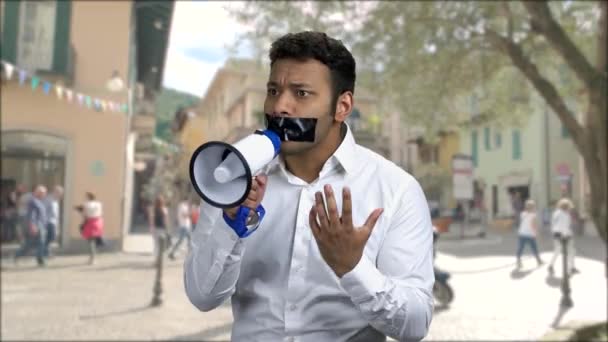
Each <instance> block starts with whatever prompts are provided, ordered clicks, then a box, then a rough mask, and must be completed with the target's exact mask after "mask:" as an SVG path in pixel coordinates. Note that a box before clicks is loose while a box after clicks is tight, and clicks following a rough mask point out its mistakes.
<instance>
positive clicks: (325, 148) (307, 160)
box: [284, 122, 346, 183]
mask: <svg viewBox="0 0 608 342" xmlns="http://www.w3.org/2000/svg"><path fill="white" fill-rule="evenodd" d="M334 125H335V126H333V127H332V128H331V129H330V131H329V133H328V134H327V136H326V137H325V139H324V140H323V141H321V142H320V143H319V144H318V145H316V146H315V147H313V148H311V149H310V150H307V151H305V152H302V153H299V154H297V155H289V156H284V160H285V166H286V167H287V170H289V172H291V173H292V174H293V175H294V176H296V177H298V178H300V179H302V180H304V181H306V182H307V183H312V182H313V181H314V180H315V179H317V178H318V177H319V173H320V172H321V169H322V168H323V165H325V162H327V160H328V159H329V158H330V157H331V156H332V155H333V154H334V153H335V152H336V150H337V149H338V147H339V146H340V144H341V143H342V140H343V139H344V136H345V135H346V126H342V123H341V122H335V123H334Z"/></svg>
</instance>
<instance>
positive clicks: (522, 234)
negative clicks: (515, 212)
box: [517, 200, 543, 268]
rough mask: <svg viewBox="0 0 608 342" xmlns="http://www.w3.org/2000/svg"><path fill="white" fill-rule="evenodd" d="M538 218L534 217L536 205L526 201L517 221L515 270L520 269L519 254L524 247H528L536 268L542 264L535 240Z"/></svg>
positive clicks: (531, 201)
mask: <svg viewBox="0 0 608 342" xmlns="http://www.w3.org/2000/svg"><path fill="white" fill-rule="evenodd" d="M538 230H539V228H538V218H537V216H536V205H535V203H534V201H533V200H527V201H526V202H525V205H524V211H523V212H522V213H521V214H520V219H519V230H518V232H517V235H518V243H517V268H521V266H522V264H521V254H522V252H523V250H524V248H525V247H526V245H530V248H531V249H532V253H533V254H534V257H535V258H536V262H537V263H538V266H541V265H542V264H543V261H542V259H541V258H540V255H539V254H538V247H537V244H536V239H537V237H538Z"/></svg>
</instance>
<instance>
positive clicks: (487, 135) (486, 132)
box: [483, 127, 491, 151]
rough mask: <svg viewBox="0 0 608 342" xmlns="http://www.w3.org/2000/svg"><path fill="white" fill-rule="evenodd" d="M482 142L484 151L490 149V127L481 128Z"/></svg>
mask: <svg viewBox="0 0 608 342" xmlns="http://www.w3.org/2000/svg"><path fill="white" fill-rule="evenodd" d="M483 143H484V145H485V147H486V151H489V150H490V148H491V147H490V127H484V129H483Z"/></svg>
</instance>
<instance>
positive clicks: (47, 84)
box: [42, 81, 51, 95]
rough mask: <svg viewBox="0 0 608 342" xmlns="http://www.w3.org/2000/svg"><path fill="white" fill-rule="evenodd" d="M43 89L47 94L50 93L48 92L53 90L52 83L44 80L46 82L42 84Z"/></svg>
mask: <svg viewBox="0 0 608 342" xmlns="http://www.w3.org/2000/svg"><path fill="white" fill-rule="evenodd" d="M42 90H43V91H44V93H45V94H47V95H48V93H49V92H50V91H51V84H50V83H49V82H46V81H45V82H44V84H43V85H42Z"/></svg>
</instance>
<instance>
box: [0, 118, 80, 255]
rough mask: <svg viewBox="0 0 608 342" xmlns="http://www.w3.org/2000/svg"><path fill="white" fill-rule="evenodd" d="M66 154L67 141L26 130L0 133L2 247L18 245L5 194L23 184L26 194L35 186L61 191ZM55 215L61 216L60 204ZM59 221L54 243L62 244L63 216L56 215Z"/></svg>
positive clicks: (15, 227) (63, 182) (61, 208)
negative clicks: (0, 146)
mask: <svg viewBox="0 0 608 342" xmlns="http://www.w3.org/2000/svg"><path fill="white" fill-rule="evenodd" d="M67 152H68V140H67V139H65V138H62V137H59V136H56V135H52V134H48V133H44V132H36V131H28V130H11V131H3V132H2V179H1V181H2V189H1V192H2V193H1V196H2V197H0V204H1V209H0V211H1V212H2V215H0V217H1V220H2V224H1V227H2V229H1V232H0V241H1V242H2V244H5V243H15V242H18V241H17V238H18V234H17V229H18V226H17V225H16V224H15V220H12V217H11V215H13V213H12V212H13V211H11V210H10V209H11V208H10V205H9V194H10V193H11V192H12V191H14V190H15V188H16V186H17V185H19V184H23V185H24V186H25V188H26V191H31V190H32V188H33V187H34V186H36V185H38V184H42V185H45V186H46V187H47V188H49V189H52V188H53V187H54V186H55V185H61V186H63V187H64V188H65V178H66V177H65V174H66V156H67ZM59 212H60V213H63V212H64V210H63V203H60V211H59ZM60 219H61V221H60V222H59V225H58V229H57V230H58V231H57V233H58V235H57V239H56V241H57V242H61V241H62V233H63V231H62V227H63V221H64V218H63V215H60Z"/></svg>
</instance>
